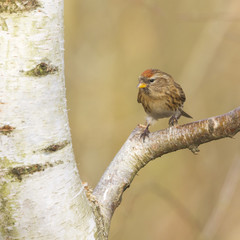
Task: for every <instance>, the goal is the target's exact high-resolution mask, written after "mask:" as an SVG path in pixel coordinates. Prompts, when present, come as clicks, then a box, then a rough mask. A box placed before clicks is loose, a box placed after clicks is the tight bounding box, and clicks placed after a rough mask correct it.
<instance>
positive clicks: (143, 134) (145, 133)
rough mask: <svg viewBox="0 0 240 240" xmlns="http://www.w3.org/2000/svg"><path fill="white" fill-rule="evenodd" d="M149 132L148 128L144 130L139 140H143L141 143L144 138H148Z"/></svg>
mask: <svg viewBox="0 0 240 240" xmlns="http://www.w3.org/2000/svg"><path fill="white" fill-rule="evenodd" d="M149 134H150V131H149V130H148V128H145V129H144V131H143V133H142V134H141V136H140V138H142V139H143V142H145V138H146V137H149Z"/></svg>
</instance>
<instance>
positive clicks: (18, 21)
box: [0, 0, 100, 240]
mask: <svg viewBox="0 0 240 240" xmlns="http://www.w3.org/2000/svg"><path fill="white" fill-rule="evenodd" d="M4 4H5V5H4ZM14 4H15V5H14ZM21 4H22V5H21ZM24 4H25V5H24ZM26 6H27V7H26ZM0 12H1V16H0V30H1V32H0V111H1V112H0V129H1V132H0V210H1V211H0V239H27V240H29V239H44V240H47V239H51V240H53V239H96V236H97V231H99V229H97V225H96V218H95V215H94V211H93V209H92V207H91V205H90V204H89V201H88V199H87V198H86V195H85V192H84V188H83V186H82V184H81V181H80V178H79V174H78V171H77V168H76V164H75V162H74V155H73V151H72V144H71V135H70V130H69V126H68V117H67V110H66V100H65V85H64V65H63V63H64V62H63V54H64V52H63V51H64V46H63V0H44V1H41V2H39V3H37V1H25V2H24V3H22V1H5V3H4V1H3V2H1V3H0ZM99 238H100V237H99ZM99 238H98V239H99Z"/></svg>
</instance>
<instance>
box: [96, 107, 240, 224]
mask: <svg viewBox="0 0 240 240" xmlns="http://www.w3.org/2000/svg"><path fill="white" fill-rule="evenodd" d="M143 129H144V128H143V127H142V126H137V127H136V128H135V129H134V130H133V132H132V133H131V134H130V136H129V138H128V139H127V141H126V142H125V144H124V145H123V147H122V148H121V149H120V151H119V152H118V153H117V155H116V156H115V158H114V159H113V161H112V162H111V164H110V165H109V167H108V168H107V170H106V171H105V173H104V174H103V176H102V178H101V180H100V181H99V183H98V185H97V186H96V188H95V189H94V191H93V194H94V196H95V197H96V199H97V200H98V202H99V204H100V206H101V211H102V214H103V216H104V218H105V222H106V224H109V223H110V220H111V217H112V215H113V213H114V211H115V209H116V207H117V206H118V205H119V204H120V203H121V197H122V194H123V192H124V191H125V190H126V189H127V188H128V187H129V186H130V184H131V182H132V180H133V178H134V177H135V175H136V174H137V173H138V171H139V170H140V169H141V168H142V167H144V166H145V165H146V164H147V163H148V162H149V161H151V160H153V159H155V158H157V157H161V156H162V155H164V154H167V153H170V152H174V151H177V150H180V149H184V148H188V149H190V150H191V151H192V152H193V153H196V152H198V151H199V150H198V146H199V145H201V144H203V143H207V142H210V141H213V140H218V139H220V138H225V137H233V136H234V135H235V134H236V133H237V132H239V131H240V107H238V108H236V109H234V110H233V111H231V112H229V113H226V114H223V115H220V116H216V117H211V118H208V119H205V120H200V121H197V122H192V123H188V124H185V125H181V126H174V127H170V128H167V129H164V130H161V131H157V132H154V133H151V134H150V136H149V138H147V139H146V140H145V142H144V143H143V141H142V139H140V135H141V133H142V132H143ZM108 227H109V225H108Z"/></svg>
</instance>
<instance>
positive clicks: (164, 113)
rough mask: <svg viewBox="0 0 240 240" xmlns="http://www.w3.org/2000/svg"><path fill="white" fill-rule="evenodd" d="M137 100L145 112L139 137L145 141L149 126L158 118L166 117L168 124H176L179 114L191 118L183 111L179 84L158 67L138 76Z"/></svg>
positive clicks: (182, 95)
mask: <svg viewBox="0 0 240 240" xmlns="http://www.w3.org/2000/svg"><path fill="white" fill-rule="evenodd" d="M137 87H138V88H139V91H138V97H137V101H138V103H141V104H142V106H143V108H144V110H145V112H146V114H147V118H146V120H147V125H146V128H145V129H144V131H143V133H142V134H141V136H140V138H142V139H143V142H144V141H145V138H146V137H148V136H149V133H150V131H149V127H150V126H151V125H152V124H153V123H154V122H156V121H157V120H158V119H160V118H168V117H170V119H169V126H170V127H171V126H174V125H177V123H178V119H179V118H180V117H181V116H184V117H187V118H192V117H191V116H190V115H189V114H187V113H186V112H184V111H183V103H184V102H185V100H186V97H185V94H184V92H183V89H182V88H181V86H180V85H179V84H178V83H176V82H175V81H174V79H173V77H172V76H171V75H169V74H167V73H165V72H162V71H161V70H159V69H147V70H145V71H144V72H143V73H142V74H141V75H140V76H139V83H138V85H137Z"/></svg>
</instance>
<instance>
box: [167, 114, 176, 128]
mask: <svg viewBox="0 0 240 240" xmlns="http://www.w3.org/2000/svg"><path fill="white" fill-rule="evenodd" d="M168 124H169V127H173V126H176V125H177V124H178V119H177V118H176V117H175V116H171V118H170V119H169V122H168Z"/></svg>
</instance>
